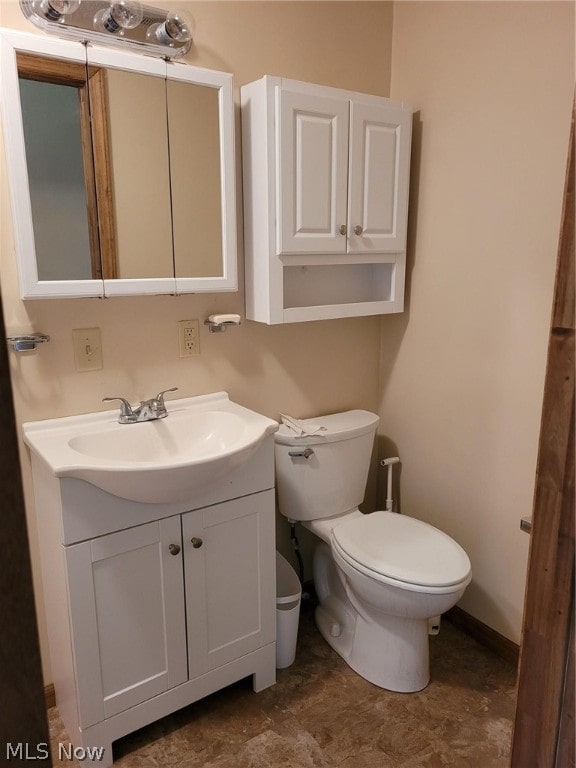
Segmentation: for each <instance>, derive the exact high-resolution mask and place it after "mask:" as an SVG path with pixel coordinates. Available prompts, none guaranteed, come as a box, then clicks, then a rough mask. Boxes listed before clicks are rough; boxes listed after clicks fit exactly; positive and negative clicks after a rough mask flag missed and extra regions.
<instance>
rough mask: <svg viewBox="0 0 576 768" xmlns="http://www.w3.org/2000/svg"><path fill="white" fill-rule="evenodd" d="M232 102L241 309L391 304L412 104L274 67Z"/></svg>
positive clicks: (349, 310)
mask: <svg viewBox="0 0 576 768" xmlns="http://www.w3.org/2000/svg"><path fill="white" fill-rule="evenodd" d="M241 103H242V136H243V165H244V232H245V257H246V303H247V314H246V316H247V318H248V319H251V320H258V321H260V322H265V323H269V324H272V323H283V322H298V321H302V320H315V319H328V318H335V317H349V316H354V315H369V314H383V313H388V312H400V311H402V309H403V296H404V274H405V254H406V223H407V210H408V188H409V168H410V141H411V126H412V109H411V108H410V107H409V106H407V105H406V104H404V103H402V102H397V101H392V100H390V99H386V98H383V97H377V96H370V95H364V94H359V93H353V92H349V91H341V90H339V89H335V88H328V87H324V86H317V85H311V84H309V83H301V82H297V81H291V80H283V79H279V78H273V77H264V78H262V79H261V80H258V81H256V82H254V83H250V84H249V85H246V86H244V87H243V88H242V89H241Z"/></svg>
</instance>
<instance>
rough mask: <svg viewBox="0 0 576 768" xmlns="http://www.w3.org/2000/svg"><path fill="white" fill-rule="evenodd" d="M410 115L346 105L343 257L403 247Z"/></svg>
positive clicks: (387, 109) (384, 109)
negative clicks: (347, 144)
mask: <svg viewBox="0 0 576 768" xmlns="http://www.w3.org/2000/svg"><path fill="white" fill-rule="evenodd" d="M411 123H412V114H411V113H410V112H408V111H407V110H405V109H399V108H397V107H390V106H379V105H372V104H360V103H357V102H355V101H351V102H350V166H349V178H348V196H349V203H348V221H347V229H348V253H354V254H362V253H370V252H379V253H386V252H398V251H403V250H405V248H406V218H407V215H408V180H409V166H410V133H411Z"/></svg>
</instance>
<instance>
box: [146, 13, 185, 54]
mask: <svg viewBox="0 0 576 768" xmlns="http://www.w3.org/2000/svg"><path fill="white" fill-rule="evenodd" d="M147 37H148V38H149V39H155V40H156V41H157V42H159V43H160V44H161V45H170V46H173V45H174V43H188V42H190V41H191V40H192V32H191V31H190V24H189V23H188V22H187V21H186V19H185V18H184V17H183V16H182V15H181V14H178V13H175V12H174V11H172V12H170V13H168V14H167V15H166V21H164V22H162V23H161V24H153V25H152V26H151V27H150V29H149V30H148V34H147Z"/></svg>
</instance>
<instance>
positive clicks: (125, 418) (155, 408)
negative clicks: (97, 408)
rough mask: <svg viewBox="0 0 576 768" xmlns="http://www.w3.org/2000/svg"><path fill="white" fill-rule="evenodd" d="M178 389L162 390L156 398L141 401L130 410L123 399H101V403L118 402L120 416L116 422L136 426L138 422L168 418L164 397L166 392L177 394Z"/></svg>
mask: <svg viewBox="0 0 576 768" xmlns="http://www.w3.org/2000/svg"><path fill="white" fill-rule="evenodd" d="M177 391H178V387H172V388H171V389H164V390H163V391H162V392H158V394H157V395H156V397H152V398H150V400H141V401H140V405H139V406H137V407H136V408H132V406H131V405H130V403H129V402H128V400H125V399H124V398H123V397H103V398H102V402H103V403H105V402H108V401H110V400H120V416H119V417H118V422H119V423H120V424H136V423H137V422H139V421H154V420H155V419H164V418H166V416H168V411H167V410H166V404H165V403H164V395H165V394H166V392H177Z"/></svg>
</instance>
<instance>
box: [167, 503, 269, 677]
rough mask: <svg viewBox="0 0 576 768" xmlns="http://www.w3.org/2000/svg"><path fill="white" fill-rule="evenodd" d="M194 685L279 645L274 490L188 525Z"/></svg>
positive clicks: (205, 513)
mask: <svg viewBox="0 0 576 768" xmlns="http://www.w3.org/2000/svg"><path fill="white" fill-rule="evenodd" d="M182 533H183V543H184V565H185V567H184V573H185V584H186V620H187V626H188V664H189V670H190V678H191V679H192V678H194V677H197V676H198V675H201V674H203V673H205V672H208V671H209V670H212V669H216V668H217V667H221V666H222V665H223V664H227V663H228V662H231V661H233V660H234V659H237V658H240V657H241V656H244V655H245V654H247V653H250V652H251V651H255V650H257V649H258V648H261V647H262V646H264V645H266V644H268V643H271V642H273V641H274V638H275V631H276V629H275V609H276V600H275V543H274V542H275V539H274V537H275V529H274V491H273V490H269V491H264V492H262V493H257V494H254V495H251V496H244V497H242V498H240V499H235V500H234V501H229V502H225V503H223V504H216V505H214V506H212V507H206V508H204V509H200V510H196V511H194V512H189V513H188V514H186V515H184V516H183V518H182Z"/></svg>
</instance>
